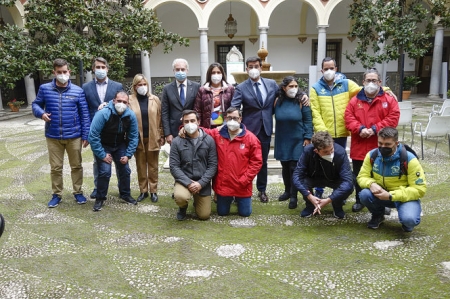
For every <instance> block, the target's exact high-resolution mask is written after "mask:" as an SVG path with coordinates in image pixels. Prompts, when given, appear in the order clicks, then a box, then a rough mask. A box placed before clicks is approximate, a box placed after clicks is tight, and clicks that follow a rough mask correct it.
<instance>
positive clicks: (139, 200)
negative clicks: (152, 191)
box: [137, 192, 148, 202]
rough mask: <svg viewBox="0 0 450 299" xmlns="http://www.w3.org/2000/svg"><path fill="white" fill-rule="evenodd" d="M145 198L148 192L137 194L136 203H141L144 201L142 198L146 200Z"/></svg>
mask: <svg viewBox="0 0 450 299" xmlns="http://www.w3.org/2000/svg"><path fill="white" fill-rule="evenodd" d="M147 197H148V192H144V193H141V194H139V196H138V198H137V201H138V202H141V201H143V200H144V198H147Z"/></svg>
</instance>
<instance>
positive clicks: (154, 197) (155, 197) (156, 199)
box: [150, 193, 158, 202]
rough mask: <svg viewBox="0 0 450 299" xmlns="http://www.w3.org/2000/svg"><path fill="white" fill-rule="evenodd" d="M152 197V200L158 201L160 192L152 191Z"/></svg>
mask: <svg viewBox="0 0 450 299" xmlns="http://www.w3.org/2000/svg"><path fill="white" fill-rule="evenodd" d="M150 199H151V200H152V202H158V194H156V193H150Z"/></svg>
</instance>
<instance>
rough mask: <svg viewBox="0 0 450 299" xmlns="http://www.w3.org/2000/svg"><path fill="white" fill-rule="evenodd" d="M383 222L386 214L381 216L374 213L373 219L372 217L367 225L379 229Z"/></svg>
mask: <svg viewBox="0 0 450 299" xmlns="http://www.w3.org/2000/svg"><path fill="white" fill-rule="evenodd" d="M383 222H384V215H381V216H375V215H372V219H370V221H369V223H367V227H368V228H371V229H377V228H379V227H380V224H381V223H383Z"/></svg>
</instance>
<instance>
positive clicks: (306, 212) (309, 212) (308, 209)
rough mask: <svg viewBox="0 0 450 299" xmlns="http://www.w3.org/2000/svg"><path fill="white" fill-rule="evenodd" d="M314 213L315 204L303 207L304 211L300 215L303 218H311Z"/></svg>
mask: <svg viewBox="0 0 450 299" xmlns="http://www.w3.org/2000/svg"><path fill="white" fill-rule="evenodd" d="M313 213H314V206H312V207H309V206H308V207H306V208H304V209H303V211H302V212H301V213H300V217H303V218H309V217H311V216H312V214H313Z"/></svg>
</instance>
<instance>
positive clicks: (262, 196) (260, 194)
mask: <svg viewBox="0 0 450 299" xmlns="http://www.w3.org/2000/svg"><path fill="white" fill-rule="evenodd" d="M258 197H259V200H260V201H261V202H263V203H268V202H269V198H268V197H267V194H266V192H261V191H260V192H258Z"/></svg>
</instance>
